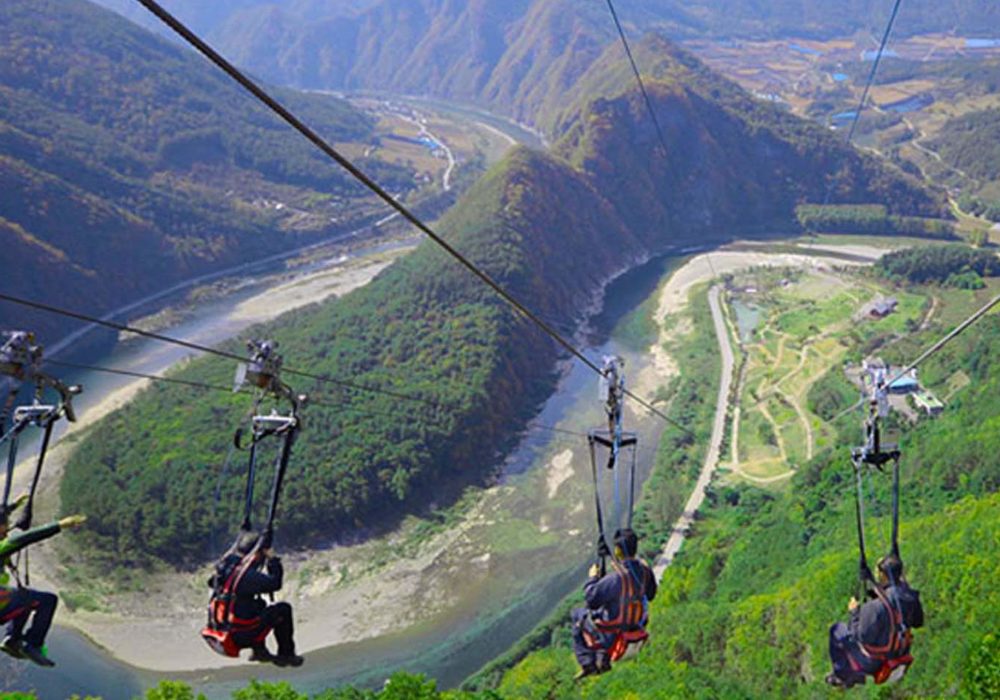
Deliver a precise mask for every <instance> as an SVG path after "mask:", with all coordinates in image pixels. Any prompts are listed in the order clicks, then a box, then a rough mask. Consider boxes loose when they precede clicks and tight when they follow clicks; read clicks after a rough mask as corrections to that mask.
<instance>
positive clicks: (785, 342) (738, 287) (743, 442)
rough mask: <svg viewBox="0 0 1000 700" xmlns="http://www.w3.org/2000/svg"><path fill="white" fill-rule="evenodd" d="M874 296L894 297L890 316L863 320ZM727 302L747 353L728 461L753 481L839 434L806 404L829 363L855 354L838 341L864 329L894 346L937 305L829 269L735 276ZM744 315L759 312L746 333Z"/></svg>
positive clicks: (784, 468)
mask: <svg viewBox="0 0 1000 700" xmlns="http://www.w3.org/2000/svg"><path fill="white" fill-rule="evenodd" d="M880 296H894V297H895V298H896V299H897V300H898V302H899V304H898V307H897V310H896V312H895V313H893V314H891V315H889V316H887V317H885V318H881V319H872V318H867V317H862V310H863V308H864V307H865V306H866V305H867V304H868V303H869V302H871V301H872V300H873V299H875V298H877V297H880ZM727 300H728V302H729V314H730V317H731V318H734V319H735V320H736V324H737V325H738V326H739V327H740V328H741V330H742V331H743V332H742V333H741V338H740V342H739V345H740V349H741V350H742V353H743V358H744V359H743V367H742V370H741V372H740V381H739V385H738V387H737V390H736V391H737V397H736V400H735V404H734V408H733V412H732V420H731V426H730V455H729V464H727V465H726V466H728V467H729V468H730V469H731V470H732V472H733V473H734V474H735V475H737V476H738V477H741V478H743V479H746V480H748V481H751V482H753V483H758V484H766V483H780V482H782V481H783V480H785V479H787V477H789V476H791V475H792V474H793V473H795V470H796V469H797V468H798V467H799V465H801V464H803V463H805V462H806V461H807V460H809V459H812V457H813V456H814V455H815V454H816V453H817V452H818V451H819V450H821V449H823V448H824V447H826V446H828V445H829V444H831V443H832V441H834V440H835V439H836V437H837V436H836V433H835V431H834V430H833V429H832V428H831V427H830V426H829V425H827V424H826V422H824V421H823V420H822V419H821V418H820V417H819V416H817V415H815V414H814V413H812V412H811V411H810V410H809V408H808V402H807V399H806V397H807V394H808V393H809V389H810V388H811V387H812V386H813V384H815V383H816V382H817V381H818V380H819V379H820V378H821V377H823V375H824V374H826V372H827V371H828V370H830V368H833V367H840V366H843V365H844V363H845V362H847V361H855V362H856V361H857V360H859V359H860V358H849V357H847V350H846V347H847V343H846V342H842V339H843V338H845V337H846V336H847V335H848V334H853V335H855V337H856V336H857V335H858V334H860V336H861V337H862V338H863V339H866V340H869V341H871V343H872V345H873V346H874V345H876V344H881V345H884V344H888V343H892V342H895V341H896V340H897V339H898V338H900V337H903V336H905V335H906V333H907V332H908V331H909V330H911V329H915V328H917V327H918V326H919V325H920V323H921V322H922V320H923V319H924V318H925V316H926V315H927V314H928V313H930V311H931V309H932V308H933V305H932V304H931V303H930V302H929V300H928V299H927V298H926V297H924V296H921V295H918V294H910V293H905V292H903V293H901V292H898V291H890V290H888V289H885V288H883V287H881V286H880V285H879V284H877V283H876V282H874V281H872V280H871V279H868V278H866V277H864V276H862V275H859V274H856V273H849V272H837V271H828V270H813V271H791V270H785V271H781V270H766V271H754V272H751V273H748V274H746V275H743V276H740V277H738V278H736V279H734V281H733V282H732V284H731V285H730V291H729V294H728V295H727ZM749 313H752V314H754V316H757V317H758V318H757V322H756V325H754V326H753V327H752V328H751V329H750V330H749V332H747V326H748V324H747V323H746V322H745V319H746V317H747V314H749ZM820 329H822V330H820Z"/></svg>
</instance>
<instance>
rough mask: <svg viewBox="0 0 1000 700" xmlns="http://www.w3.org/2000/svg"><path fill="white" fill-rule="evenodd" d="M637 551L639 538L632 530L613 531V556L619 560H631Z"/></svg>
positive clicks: (628, 528)
mask: <svg viewBox="0 0 1000 700" xmlns="http://www.w3.org/2000/svg"><path fill="white" fill-rule="evenodd" d="M638 550H639V538H638V536H637V535H636V534H635V532H634V531H633V530H632V528H630V527H627V528H625V529H623V530H617V531H615V555H616V556H617V557H618V558H619V559H631V558H632V557H634V556H635V553H636V552H637V551H638Z"/></svg>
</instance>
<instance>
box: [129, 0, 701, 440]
mask: <svg viewBox="0 0 1000 700" xmlns="http://www.w3.org/2000/svg"><path fill="white" fill-rule="evenodd" d="M136 2H138V3H139V4H140V5H142V6H143V7H145V8H146V9H147V10H149V11H150V12H151V13H153V15H155V16H156V17H157V18H158V19H159V20H160V21H161V22H163V23H164V24H165V25H167V26H168V27H170V29H172V30H173V31H174V32H176V33H177V34H178V35H179V36H180V37H181V38H183V39H184V40H185V41H186V42H188V43H189V44H190V45H191V46H193V47H194V48H195V49H197V50H198V51H199V52H200V53H201V54H202V55H203V56H205V57H206V58H207V59H208V60H209V61H211V62H212V63H214V64H215V65H216V66H217V67H218V68H219V69H221V70H222V71H223V72H225V73H226V74H227V75H228V76H229V77H230V78H232V79H233V80H235V81H236V82H237V83H239V84H240V85H241V86H242V87H243V88H244V89H245V90H247V91H248V92H249V93H250V94H252V95H253V96H254V97H256V98H257V99H258V100H259V101H260V102H262V103H263V104H264V105H266V106H267V107H268V108H269V109H270V110H271V111H272V112H274V113H275V114H277V115H278V116H279V117H281V118H282V119H283V120H284V121H285V122H287V123H288V124H289V125H290V126H291V127H292V128H293V129H295V130H296V131H298V132H299V133H300V134H302V136H304V137H305V138H307V139H308V140H309V141H310V142H311V143H312V144H313V145H314V146H316V147H317V148H319V149H320V150H321V151H323V153H324V154H326V155H327V156H328V157H330V158H331V159H333V160H334V161H336V163H337V164H338V165H340V167H342V168H344V170H346V171H347V172H348V173H350V174H351V175H352V176H353V177H354V178H355V179H356V180H358V181H359V182H361V183H362V184H363V185H364V186H365V187H367V188H368V189H369V190H371V191H372V192H373V193H374V194H376V195H377V196H378V197H379V198H380V199H381V200H382V201H384V202H385V203H386V204H388V205H389V206H390V207H392V208H393V209H394V210H395V211H396V212H397V213H398V214H399V215H400V216H402V217H403V218H404V219H406V220H407V221H409V222H410V223H411V224H412V225H413V226H415V227H416V228H417V229H419V230H420V231H421V232H423V233H424V234H425V235H426V236H427V237H428V238H430V239H431V240H432V241H433V242H434V243H436V244H437V245H438V246H440V247H441V248H442V249H444V250H445V252H447V253H448V254H449V255H450V256H451V257H453V258H454V259H455V260H457V261H458V262H459V263H460V264H461V265H462V266H463V267H465V268H466V269H467V270H468V271H469V272H471V273H472V274H473V275H475V276H476V277H478V278H479V279H480V280H481V281H482V282H483V283H484V284H486V285H487V286H488V287H490V288H491V289H492V290H493V291H494V292H496V293H497V294H498V295H499V296H500V297H501V298H502V299H503V300H504V301H506V302H507V303H508V304H509V305H510V306H511V307H513V308H514V309H515V310H516V311H518V312H519V313H520V314H522V315H523V316H524V317H525V318H527V319H528V320H530V321H531V322H532V323H534V324H535V325H536V326H538V327H539V328H540V329H541V330H542V331H543V332H544V333H545V334H546V335H548V336H549V337H550V338H552V339H553V340H554V341H556V343H558V344H559V345H560V346H562V347H563V348H564V349H565V350H566V351H567V352H569V353H570V354H571V355H573V356H574V357H576V358H577V359H579V360H580V361H581V362H583V363H584V364H585V365H587V366H588V367H590V369H592V370H593V371H595V372H597V373H598V374H599V373H600V371H601V369H600V367H598V366H597V364H595V363H594V362H593V361H592V360H590V359H589V358H587V356H586V355H584V354H583V353H582V352H581V351H580V350H578V349H577V348H576V346H574V345H573V344H572V343H571V342H570V341H569V340H567V339H566V338H565V337H563V335H562V334H560V333H559V332H558V331H557V330H556V329H555V328H553V327H552V326H551V325H550V324H548V323H546V322H545V321H544V320H543V319H542V318H541V317H539V316H538V315H537V314H535V313H534V312H533V311H531V310H530V309H529V308H528V307H526V306H525V305H524V304H522V303H521V302H520V301H519V300H518V299H517V298H516V297H514V296H513V295H512V294H511V293H510V292H508V291H507V290H505V289H504V288H503V287H502V286H500V284H499V283H498V282H497V281H496V280H494V279H493V278H492V277H491V276H490V275H488V274H487V273H486V272H484V271H482V270H481V269H479V268H478V267H477V266H476V265H475V264H474V263H473V262H471V261H470V260H469V259H468V258H466V257H465V256H464V255H463V254H462V253H460V252H459V251H458V250H456V249H455V248H454V247H453V246H452V245H451V244H450V243H448V242H447V241H446V240H444V239H443V238H442V237H441V236H440V235H438V234H437V233H436V232H435V231H434V230H433V229H431V227H430V226H428V225H427V224H425V223H424V222H423V221H422V220H421V219H420V218H419V217H417V215H416V214H414V213H413V212H411V211H410V210H409V209H408V208H407V207H406V206H404V205H403V204H400V203H399V202H398V201H396V199H395V198H394V197H393V196H392V195H391V194H389V193H388V192H387V191H386V190H385V189H383V188H382V187H381V186H380V185H379V184H378V183H377V182H375V181H374V180H372V179H371V178H370V177H369V176H368V175H366V174H365V173H364V172H363V171H362V170H361V169H360V168H358V167H357V166H356V165H354V163H352V162H351V161H350V160H349V159H348V158H346V157H345V156H343V155H341V153H340V152H339V151H337V149H335V148H334V147H333V146H331V145H330V144H329V143H328V142H327V141H326V140H324V139H323V138H322V137H321V136H320V135H319V134H317V133H316V132H315V131H313V130H312V129H310V128H309V127H308V126H306V124H305V123H303V122H302V121H301V120H300V119H299V118H298V117H296V116H295V115H294V114H292V113H291V112H290V111H289V110H288V109H287V108H285V107H284V106H283V105H282V104H281V103H280V102H278V101H277V100H276V99H274V98H273V97H271V95H269V94H268V93H267V92H265V91H264V89H263V88H261V87H260V86H259V85H257V83H255V82H254V81H253V80H251V79H250V78H249V77H247V76H246V75H245V74H244V73H243V72H241V71H240V70H239V69H238V68H236V67H235V66H234V65H233V64H231V63H230V62H229V61H227V60H226V59H225V58H223V56H222V55H221V54H219V53H218V52H217V51H216V50H215V49H213V48H212V47H211V46H209V45H208V44H207V43H206V42H205V41H203V40H202V39H201V38H200V37H198V35H197V34H195V33H194V32H193V31H191V30H190V29H189V28H188V27H187V26H186V25H185V24H184V23H183V22H181V21H180V20H178V19H177V18H176V17H174V16H173V15H171V14H170V13H169V12H167V11H166V10H165V9H163V7H161V6H160V4H159V3H158V2H156V1H155V0H136ZM289 373H290V374H295V373H294V372H289ZM627 394H628V396H629V397H630V398H631V399H632V400H633V401H635V402H636V403H638V404H639V405H641V406H642V407H643V408H645V409H646V410H647V411H649V412H650V413H652V414H654V415H656V416H658V417H660V418H662V419H663V420H665V421H667V422H669V423H671V424H673V425H675V426H676V427H678V428H680V429H681V430H684V431H685V432H687V433H689V434H690V431H689V430H688V429H687V428H685V427H684V426H682V425H681V424H680V423H678V422H676V421H675V420H673V419H672V418H670V417H669V416H667V415H666V414H664V413H663V412H662V411H660V410H659V409H657V408H656V407H655V406H653V405H652V404H650V403H649V402H647V401H645V400H644V399H642V398H641V397H639V396H637V395H635V394H633V393H631V392H627Z"/></svg>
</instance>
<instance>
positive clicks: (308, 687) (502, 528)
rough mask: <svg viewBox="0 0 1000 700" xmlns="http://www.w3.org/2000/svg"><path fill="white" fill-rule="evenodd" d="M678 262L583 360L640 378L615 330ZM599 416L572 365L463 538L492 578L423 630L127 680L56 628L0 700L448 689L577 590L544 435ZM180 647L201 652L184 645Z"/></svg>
mask: <svg viewBox="0 0 1000 700" xmlns="http://www.w3.org/2000/svg"><path fill="white" fill-rule="evenodd" d="M676 261H677V258H672V257H662V258H657V259H654V260H653V261H650V262H649V263H647V264H645V265H642V266H639V267H637V268H635V269H633V270H632V271H630V272H628V273H626V274H625V275H623V276H622V277H620V278H619V279H617V280H616V281H615V282H613V283H612V284H610V285H609V286H608V288H607V290H606V293H605V298H604V302H603V310H602V311H601V312H600V313H598V314H596V315H595V316H594V317H593V318H592V319H591V323H590V332H589V334H588V338H587V341H586V343H587V348H586V351H587V354H588V355H589V356H590V357H594V358H600V357H601V356H602V355H604V354H610V353H615V354H619V355H622V356H623V357H624V358H625V359H626V363H627V364H626V370H627V374H628V375H629V376H635V375H638V373H639V371H640V370H641V369H642V368H643V367H645V366H646V365H647V363H648V361H649V360H648V358H647V356H646V352H645V351H644V350H643V349H642V347H641V345H642V344H641V343H637V342H636V338H635V331H634V330H631V331H630V330H629V328H628V327H627V326H628V325H629V324H625V323H621V321H622V319H626V318H628V317H629V315H630V314H636V313H640V307H641V306H642V304H643V302H644V301H646V300H647V299H648V298H649V297H650V296H651V295H653V294H655V292H656V288H657V286H658V284H659V283H660V281H661V280H662V279H663V278H664V277H665V276H666V275H667V274H669V272H670V271H671V270H672V269H674V266H675V263H676ZM259 292H260V290H259V289H257V290H253V289H250V288H248V289H247V290H245V291H242V292H239V294H242V295H245V296H246V297H247V298H249V297H250V296H253V295H254V294H259ZM233 302H234V299H233V297H229V298H227V299H224V300H219V301H218V302H213V303H209V304H206V305H204V306H201V307H199V309H198V311H197V313H196V315H194V316H191V317H189V318H187V319H186V320H185V321H183V322H182V323H180V324H179V325H177V326H175V327H173V328H171V329H169V331H166V332H168V334H170V335H172V336H174V337H180V338H183V339H186V340H192V341H194V342H199V339H200V341H201V342H204V341H205V340H206V338H209V339H210V340H209V342H218V341H219V340H220V338H222V337H229V336H233V335H237V334H239V333H240V332H241V331H242V330H243V329H244V328H245V327H246V324H245V323H244V324H243V325H241V323H240V321H239V320H234V319H233V318H232V315H231V314H230V312H231V311H232V309H233V306H234V303H233ZM186 353H187V351H184V350H182V349H177V350H176V351H175V349H174V348H172V347H170V346H166V347H165V346H163V345H162V344H160V343H156V342H155V341H147V340H144V339H139V340H134V341H132V342H130V343H128V344H126V345H124V346H120V347H119V348H117V349H116V350H114V351H113V352H112V353H111V354H110V355H108V356H105V357H100V358H87V359H88V360H89V361H91V362H95V363H100V364H107V365H114V366H118V367H125V368H127V369H131V370H134V371H141V372H160V371H163V370H164V369H165V368H167V367H168V366H170V365H171V364H173V363H174V362H176V361H177V360H179V359H180V358H181V357H183V356H184V355H185V354H186ZM70 379H72V380H73V381H81V382H83V383H84V384H86V385H87V394H85V395H84V396H85V397H86V400H88V401H98V400H100V399H101V398H102V397H104V396H106V395H107V394H108V393H110V392H112V391H114V390H115V389H117V388H120V387H122V386H124V385H125V384H126V383H127V382H128V381H129V380H127V379H121V378H118V377H109V376H107V375H92V374H89V373H82V374H80V375H78V376H73V377H70ZM81 407H82V408H84V409H85V408H86V403H85V402H81ZM602 416H603V412H602V410H601V408H600V404H599V402H598V401H597V381H596V378H595V377H594V375H593V373H592V372H591V371H590V370H589V369H587V368H586V367H583V366H582V365H580V364H579V363H574V364H573V365H571V366H567V368H566V369H565V371H564V374H563V377H562V379H561V381H560V382H559V384H558V387H557V389H556V391H555V392H554V393H553V394H552V396H551V397H550V398H549V399H548V401H547V402H546V403H545V404H544V406H543V407H542V409H541V411H540V413H539V415H538V416H537V417H536V418H535V419H534V421H533V424H534V425H536V426H547V427H545V428H541V427H534V428H529V429H528V430H527V431H526V432H525V433H524V435H523V437H522V439H521V442H520V444H519V445H518V447H517V448H516V449H515V450H514V451H513V452H512V453H511V454H510V455H509V456H508V457H507V459H506V460H505V462H504V464H503V465H502V468H501V474H502V478H501V480H500V483H499V484H498V485H497V486H495V487H492V488H490V489H485V490H484V491H483V495H482V503H483V504H485V505H483V507H484V508H488V509H489V512H490V513H491V514H492V515H491V518H492V520H490V521H489V522H488V523H486V525H485V526H484V527H482V528H480V529H479V530H471V531H470V535H469V537H471V538H473V540H474V541H478V540H475V538H480V539H481V541H482V543H483V547H484V552H485V554H484V556H483V559H484V560H485V561H487V562H488V563H487V564H486V566H488V568H489V575H487V576H477V577H476V578H475V584H474V585H464V584H465V582H464V581H462V580H456V581H454V582H453V583H452V584H451V585H453V586H454V588H451V589H450V590H447V591H442V594H443V595H447V596H448V599H449V601H450V603H451V604H450V606H449V607H448V608H447V610H445V611H444V612H442V613H440V614H437V615H435V616H433V617H432V618H430V619H427V620H424V621H422V622H420V623H418V624H415V625H411V626H410V627H406V628H405V629H403V630H402V631H399V632H396V633H392V634H387V635H382V636H378V637H373V638H370V639H365V640H361V641H357V642H354V643H349V644H340V645H337V646H334V647H328V648H325V649H319V650H316V651H311V652H309V653H308V654H306V664H305V666H303V667H302V668H301V669H294V670H289V669H276V668H274V667H261V666H256V665H250V664H243V665H238V666H229V667H226V668H223V669H212V670H203V671H191V672H187V673H157V672H152V671H146V670H143V669H138V668H134V667H131V666H129V665H127V664H124V663H122V662H120V661H118V660H116V659H114V658H113V657H111V656H110V655H109V654H108V653H106V652H105V651H104V650H103V649H101V648H100V647H99V646H98V645H96V644H94V643H93V642H91V641H90V640H88V639H87V638H85V637H84V636H83V635H81V634H80V633H78V632H76V631H74V630H71V629H67V628H64V627H58V626H57V627H56V628H55V629H54V630H53V632H52V635H51V637H50V648H51V649H52V655H53V658H55V659H56V661H57V663H58V666H57V667H56V668H55V669H52V670H40V669H36V668H34V667H29V666H14V665H12V663H11V662H9V661H7V660H6V659H4V660H0V691H2V690H4V689H15V688H16V689H19V690H24V689H34V690H36V691H37V692H38V694H39V696H40V697H42V698H59V697H68V696H69V695H71V694H73V693H78V694H81V695H88V694H89V695H94V696H101V697H103V698H105V699H106V700H119V699H122V700H124V699H126V698H132V697H134V696H136V695H138V694H141V693H142V691H143V690H144V689H145V688H147V687H149V686H150V685H152V684H155V683H156V682H157V681H159V680H160V679H164V678H170V679H177V680H183V681H185V682H187V683H189V684H191V685H192V686H194V687H195V689H196V690H197V691H198V692H203V693H205V694H206V696H207V697H209V698H224V697H228V696H229V695H230V693H231V692H232V690H233V689H235V688H238V687H242V686H244V685H245V684H246V683H247V682H248V680H249V679H251V678H258V679H261V680H282V679H286V680H289V681H290V682H292V683H293V684H294V685H295V687H296V688H297V689H298V690H300V691H303V692H316V691H319V690H322V689H325V688H328V687H332V686H336V685H340V684H345V683H352V684H360V685H366V686H373V687H374V686H378V685H380V684H381V683H382V681H383V679H384V678H386V676H388V675H389V674H390V673H392V672H393V671H394V670H397V669H406V670H408V671H413V672H421V673H426V674H428V675H429V676H433V677H434V678H437V679H438V682H439V685H440V686H441V687H453V686H456V685H457V684H459V683H460V682H461V681H462V680H463V679H464V678H466V677H467V676H468V675H470V674H471V673H474V672H475V671H476V670H477V669H478V668H480V667H481V666H482V665H483V664H485V663H486V662H488V661H489V660H491V659H492V658H494V657H496V656H497V655H499V654H501V653H503V652H504V651H505V650H506V649H508V648H509V647H510V646H511V645H512V644H513V643H514V642H516V641H517V640H518V639H519V638H520V637H522V636H523V635H524V634H525V633H527V632H528V631H530V629H531V628H532V627H533V626H534V625H535V624H536V623H537V621H538V620H540V619H541V618H542V617H544V616H545V615H546V614H547V613H548V612H549V611H550V610H551V609H552V608H553V607H554V606H555V604H557V603H558V602H559V601H560V600H561V599H562V598H564V597H565V596H566V595H567V594H568V593H569V592H570V591H572V590H573V589H574V588H575V587H577V586H578V585H579V584H580V581H581V579H582V575H583V571H584V569H585V568H586V566H587V564H588V563H589V559H590V557H591V556H592V547H593V543H594V541H595V534H596V533H595V529H596V528H595V525H594V522H593V513H592V510H593V506H592V498H593V496H592V492H591V486H590V483H589V481H590V474H589V471H590V464H589V462H588V461H587V457H586V441H585V440H583V439H582V438H580V437H575V436H572V435H568V434H566V433H564V432H558V431H553V430H551V428H552V427H557V428H558V429H559V430H569V431H576V432H580V431H585V430H586V429H588V428H590V427H594V426H597V425H600V424H601V422H602ZM626 419H627V420H628V421H629V427H630V428H631V429H633V430H636V431H637V432H638V433H639V439H640V450H639V465H640V478H641V479H645V477H646V476H647V475H648V469H649V467H650V466H651V462H652V455H653V454H654V452H655V444H656V441H657V438H658V436H659V432H660V430H662V424H661V423H659V422H658V421H656V420H654V419H651V418H648V417H645V416H641V415H640V414H637V413H634V412H632V411H631V410H629V411H628V412H627V413H626ZM498 466H500V465H498ZM390 566H391V565H390ZM459 578H460V577H459ZM470 580H471V579H470ZM57 619H58V618H57ZM149 643H151V644H153V643H155V641H150V642H149ZM190 643H191V644H192V645H200V644H201V643H202V642H201V641H200V640H199V639H197V638H192V639H191V642H190ZM5 684H6V686H7V687H6V688H5Z"/></svg>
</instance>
